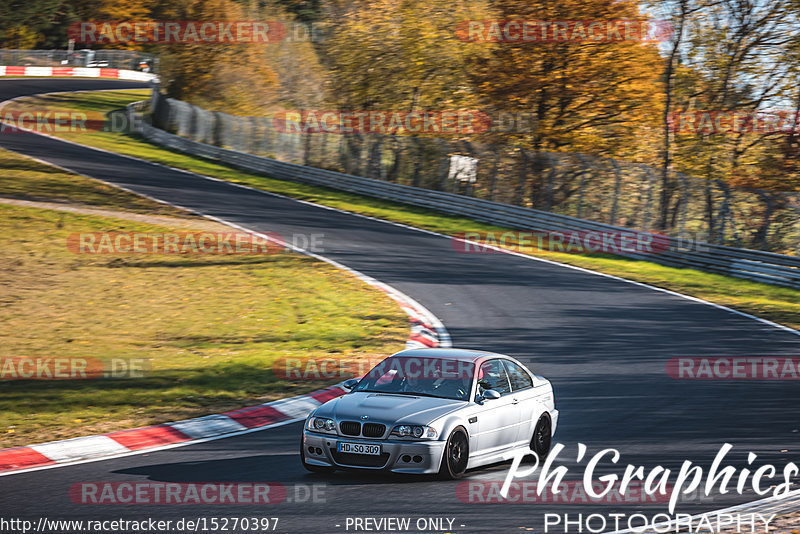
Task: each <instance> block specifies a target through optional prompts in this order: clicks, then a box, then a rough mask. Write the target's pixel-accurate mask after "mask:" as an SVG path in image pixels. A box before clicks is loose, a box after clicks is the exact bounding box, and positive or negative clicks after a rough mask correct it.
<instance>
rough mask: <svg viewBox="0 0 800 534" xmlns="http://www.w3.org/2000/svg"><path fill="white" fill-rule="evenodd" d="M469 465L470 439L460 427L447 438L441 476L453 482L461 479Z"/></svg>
mask: <svg viewBox="0 0 800 534" xmlns="http://www.w3.org/2000/svg"><path fill="white" fill-rule="evenodd" d="M467 463H469V438H468V437H467V432H466V431H465V430H464V429H463V428H462V427H458V428H456V429H455V430H453V431H452V432H451V433H450V437H449V438H447V443H446V444H445V446H444V455H443V456H442V465H441V467H440V468H439V476H441V477H442V478H446V479H451V480H452V479H456V478H461V477H463V476H464V472H465V471H466V470H467Z"/></svg>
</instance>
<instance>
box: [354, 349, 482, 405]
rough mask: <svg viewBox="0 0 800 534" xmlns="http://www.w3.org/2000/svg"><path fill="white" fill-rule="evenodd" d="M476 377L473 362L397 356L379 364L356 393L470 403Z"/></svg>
mask: <svg viewBox="0 0 800 534" xmlns="http://www.w3.org/2000/svg"><path fill="white" fill-rule="evenodd" d="M474 374H475V365H474V364H473V363H472V362H466V361H461V360H446V359H441V358H417V357H411V356H401V357H398V356H395V357H390V358H386V359H385V360H383V361H382V362H381V363H379V364H378V365H376V366H375V367H374V368H373V369H372V370H371V371H370V372H369V373H367V374H366V375H365V376H364V378H363V379H361V382H359V384H358V385H357V386H356V387H355V388H354V389H353V391H365V392H374V393H393V394H399V395H420V396H425V397H439V398H443V399H454V400H468V399H469V393H470V389H471V387H472V377H473V376H474Z"/></svg>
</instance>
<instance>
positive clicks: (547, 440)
mask: <svg viewBox="0 0 800 534" xmlns="http://www.w3.org/2000/svg"><path fill="white" fill-rule="evenodd" d="M552 441H553V424H552V423H551V422H550V417H548V416H547V415H543V416H541V417H540V418H539V421H538V422H537V423H536V427H535V428H534V429H533V436H532V437H531V445H530V447H531V450H532V451H533V452H535V453H536V456H538V457H539V461H540V462H543V461H544V459H545V458H547V455H548V454H549V453H550V445H551V443H552Z"/></svg>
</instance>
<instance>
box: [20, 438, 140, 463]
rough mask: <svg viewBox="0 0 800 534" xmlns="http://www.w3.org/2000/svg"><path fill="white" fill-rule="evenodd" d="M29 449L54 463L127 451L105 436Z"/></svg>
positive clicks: (71, 440)
mask: <svg viewBox="0 0 800 534" xmlns="http://www.w3.org/2000/svg"><path fill="white" fill-rule="evenodd" d="M31 449H33V450H35V451H36V452H38V453H39V454H43V455H44V456H46V457H48V458H50V459H51V460H53V461H54V462H68V461H71V460H80V459H84V458H97V457H100V456H108V455H109V454H119V453H121V452H127V451H128V448H127V447H124V446H122V445H120V444H119V443H117V442H116V441H114V440H113V439H111V438H109V437H107V436H86V437H82V438H73V439H65V440H62V441H51V442H50V443H42V444H41V445H33V446H31Z"/></svg>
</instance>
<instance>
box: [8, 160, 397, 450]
mask: <svg viewBox="0 0 800 534" xmlns="http://www.w3.org/2000/svg"><path fill="white" fill-rule="evenodd" d="M25 163H26V161H25V158H21V157H20V156H17V155H14V154H11V153H7V152H0V169H3V170H2V171H0V173H2V175H3V181H2V182H0V191H2V192H3V193H0V195H2V194H4V193H7V192H9V191H10V190H11V189H14V190H15V191H17V192H18V193H19V194H20V195H23V196H24V194H25V193H26V192H27V191H28V190H29V189H30V190H36V198H37V199H38V200H42V199H47V198H48V196H49V194H50V191H53V193H52V195H53V196H54V197H56V198H57V199H58V200H61V201H64V200H72V201H76V202H83V203H84V204H88V203H91V204H92V205H93V206H102V207H104V208H109V207H112V208H114V209H124V210H125V212H127V211H132V212H137V213H145V212H147V210H153V211H158V210H160V209H161V208H162V206H161V204H158V203H155V202H152V201H150V200H147V199H142V198H140V197H138V196H136V195H133V194H130V193H126V192H124V191H123V192H120V191H118V190H116V189H113V188H109V189H110V190H109V191H105V190H104V189H103V188H98V183H97V182H95V181H94V180H89V179H87V178H84V177H81V176H75V175H71V174H69V173H63V172H61V171H58V170H56V169H52V168H50V169H49V171H48V168H47V167H46V166H42V165H39V164H34V163H35V162H34V163H30V165H26V164H25ZM9 182H12V183H11V184H9ZM3 184H4V185H3ZM26 184H28V185H29V187H28V186H26ZM100 185H102V184H100ZM104 187H105V186H104ZM104 199H105V201H103V200H104ZM148 203H150V205H148ZM70 206H71V207H72V206H74V204H71V205H70ZM120 213H121V216H122V215H123V214H124V212H120ZM159 214H160V215H163V213H161V212H159ZM170 215H185V214H183V213H181V212H179V210H175V212H174V213H170ZM158 220H159V221H163V220H164V219H163V217H162V218H159V219H158ZM174 220H175V221H176V223H181V224H180V225H176V227H169V226H164V225H163V224H162V225H155V224H150V223H148V222H143V221H130V220H123V219H121V218H112V217H100V216H96V215H87V214H82V213H68V212H64V211H58V210H50V209H39V208H31V207H24V206H10V205H4V204H0V246H2V249H3V251H4V254H3V255H2V257H0V338H2V339H3V344H2V348H1V349H0V361H2V364H0V374H3V371H5V372H6V373H5V374H4V376H3V379H0V447H10V446H16V445H23V444H30V443H36V442H42V441H49V440H54V439H63V438H69V437H75V436H80V435H89V434H96V433H100V432H108V431H112V430H118V429H123V428H131V427H135V426H140V425H147V424H155V423H159V422H165V421H174V420H177V419H183V418H187V417H194V416H200V415H206V414H209V413H218V412H221V411H226V410H230V409H235V408H239V407H242V406H247V405H250V404H255V403H258V402H265V401H267V400H272V399H275V398H280V397H285V396H288V395H293V394H298V393H302V392H305V391H309V390H312V389H316V388H319V387H322V386H323V385H324V384H327V383H329V382H330V381H312V382H309V381H298V380H295V381H288V380H285V379H282V378H281V375H280V374H278V375H277V376H276V374H275V373H273V370H272V366H273V364H275V362H276V361H279V360H281V359H283V358H297V359H305V358H315V359H329V358H335V357H344V358H348V359H367V358H368V359H375V358H382V357H385V356H387V355H389V354H390V353H392V352H395V351H396V350H399V349H401V348H402V346H403V340H405V339H406V337H407V334H408V330H407V328H408V320H407V317H406V316H405V314H404V313H403V312H402V311H401V310H400V309H399V308H398V307H397V305H396V303H395V302H394V301H392V300H390V299H389V298H388V297H386V296H385V295H383V293H381V292H379V291H377V290H374V289H372V288H370V287H368V286H366V285H365V284H363V283H362V282H361V281H359V280H358V279H356V278H354V277H353V276H351V275H349V274H347V273H345V272H343V271H339V270H337V269H335V268H333V267H331V266H329V265H328V264H326V263H323V262H319V261H316V260H313V259H311V258H308V257H306V256H302V255H298V254H289V253H279V254H270V255H261V256H231V255H227V256H226V255H217V256H199V255H143V254H139V255H132V254H128V255H111V254H105V255H83V254H74V253H72V252H70V251H68V250H67V248H66V239H67V236H68V235H69V234H72V233H74V232H166V231H176V230H177V231H186V228H185V223H186V219H185V218H184V219H179V218H175V219H174ZM198 222H199V221H198ZM203 223H205V224H208V222H207V221H205V220H203ZM205 229H208V228H207V227H205ZM219 229H220V230H221V231H225V230H226V229H227V227H224V226H222V225H220V228H219ZM227 231H229V229H227ZM56 357H57V358H100V359H103V360H108V359H112V358H134V359H142V358H144V359H147V360H148V361H149V367H150V370H149V371H147V372H145V374H144V376H143V377H141V378H126V379H100V380H9V379H8V378H10V377H11V376H13V374H8V371H9V368H8V367H5V365H7V362H8V359H9V358H26V359H27V358H30V359H36V358H56ZM334 381H335V380H334Z"/></svg>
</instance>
